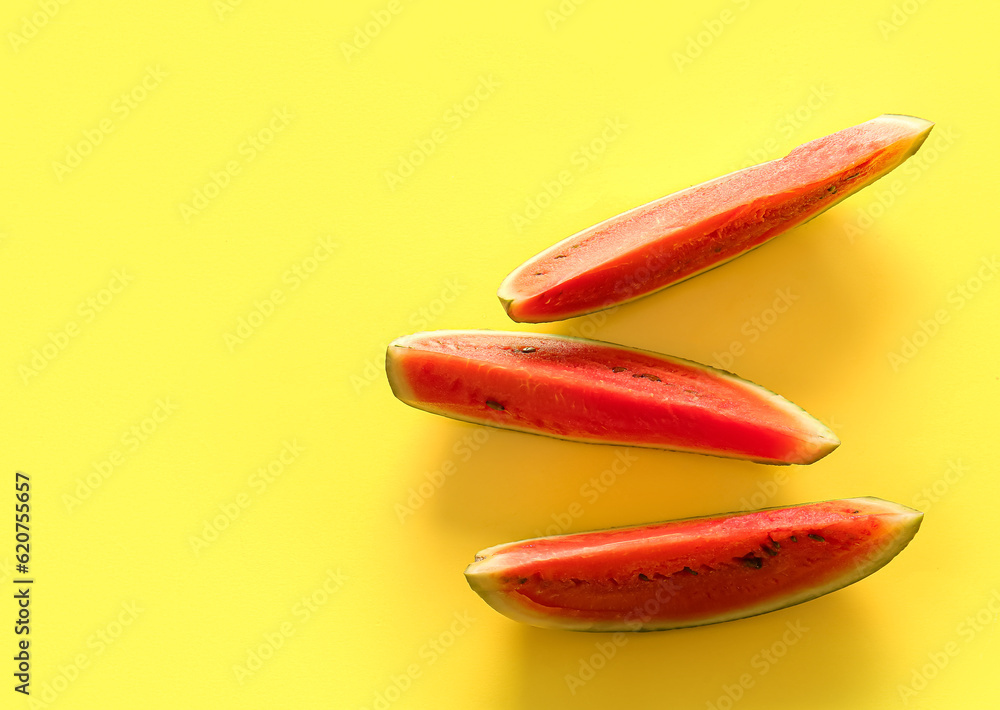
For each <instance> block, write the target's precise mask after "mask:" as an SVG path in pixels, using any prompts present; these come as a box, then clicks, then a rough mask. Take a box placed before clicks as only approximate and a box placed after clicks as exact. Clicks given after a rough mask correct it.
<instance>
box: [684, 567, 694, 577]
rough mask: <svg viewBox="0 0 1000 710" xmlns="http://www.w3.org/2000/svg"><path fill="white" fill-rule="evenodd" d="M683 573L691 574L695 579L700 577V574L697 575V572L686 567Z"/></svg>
mask: <svg viewBox="0 0 1000 710" xmlns="http://www.w3.org/2000/svg"><path fill="white" fill-rule="evenodd" d="M682 571H683V572H689V573H691V574H693V575H694V576H695V577H697V576H698V573H697V572H695V571H694V570H693V569H691V568H690V567H685V568H684V569H683V570H682Z"/></svg>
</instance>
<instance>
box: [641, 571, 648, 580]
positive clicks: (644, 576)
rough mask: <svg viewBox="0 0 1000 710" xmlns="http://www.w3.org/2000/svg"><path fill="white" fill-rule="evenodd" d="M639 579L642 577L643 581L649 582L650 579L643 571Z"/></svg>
mask: <svg viewBox="0 0 1000 710" xmlns="http://www.w3.org/2000/svg"><path fill="white" fill-rule="evenodd" d="M639 579H641V580H642V581H643V582H648V581H649V577H647V576H646V575H644V574H643V573H642V572H640V573H639Z"/></svg>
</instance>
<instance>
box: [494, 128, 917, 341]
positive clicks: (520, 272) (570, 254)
mask: <svg viewBox="0 0 1000 710" xmlns="http://www.w3.org/2000/svg"><path fill="white" fill-rule="evenodd" d="M933 126H934V124H933V123H931V122H930V121H925V120H924V119H922V118H915V117H913V116H901V115H893V114H886V115H883V116H880V117H878V118H875V119H872V120H871V121H867V122H866V123H862V124H860V125H857V126H853V127H851V128H847V129H845V130H842V131H839V132H837V133H834V134H832V135H829V136H825V137H823V138H819V139H817V140H814V141H811V142H809V143H805V144H803V145H800V146H799V147H797V148H795V149H794V150H793V151H792V152H791V153H789V154H788V155H787V156H785V157H784V158H781V159H779V160H772V161H770V162H767V163H761V164H760V165H754V166H752V167H749V168H745V169H743V170H738V171H736V172H733V173H729V174H728V175H724V176H722V177H719V178H715V179H714V180H710V181H708V182H705V183H702V184H700V185H695V186H693V187H689V188H687V189H684V190H681V191H679V192H675V193H673V194H670V195H667V196H666V197H661V198H659V199H657V200H654V201H652V202H649V203H647V204H645V205H641V206H639V207H636V208H634V209H631V210H628V211H627V212H623V213H622V214H619V215H617V216H615V217H611V218H610V219H607V220H605V221H604V222H601V223H599V224H596V225H594V226H592V227H588V228H587V229H584V230H583V231H581V232H577V233H576V234H574V235H572V236H570V237H568V238H566V239H564V240H562V241H561V242H559V243H557V244H555V245H554V246H552V247H550V248H548V249H546V250H544V251H542V252H541V253H539V254H538V255H536V256H534V257H532V258H531V259H529V260H528V261H526V262H525V263H523V264H522V265H521V266H519V267H517V268H516V269H515V270H514V271H513V272H511V273H510V275H508V276H507V278H506V279H504V281H503V283H501V285H500V288H499V290H498V291H497V297H498V298H499V299H500V303H501V304H502V305H503V307H504V309H505V310H506V311H507V315H508V316H510V318H511V319H513V320H515V321H518V322H522V323H544V322H549V321H556V320H563V319H566V318H572V317H574V316H580V315H584V314H586V313H592V312H594V311H599V310H602V309H605V308H610V307H612V306H616V305H619V304H622V303H627V302H629V301H632V300H635V299H637V298H641V297H643V296H646V295H649V294H651V293H654V292H656V291H659V290H661V289H663V288H666V287H668V286H672V285H674V284H676V283H680V282H681V281H684V280H686V279H689V278H691V277H693V276H697V275H698V274H701V273H704V272H705V271H708V270H709V269H713V268H715V267H717V266H720V265H722V264H724V263H726V262H727V261H731V260H732V259H735V258H737V257H738V256H741V255H742V254H745V253H747V252H748V251H750V250H751V249H755V248H757V247H758V246H761V245H762V244H764V243H765V242H767V241H768V240H770V239H772V238H774V237H776V236H778V235H779V234H781V233H783V232H785V231H787V230H789V229H792V228H793V227H796V226H798V225H800V224H802V223H804V222H807V221H808V220H810V219H812V218H813V217H816V216H817V215H819V214H821V213H822V212H824V211H826V210H827V209H829V208H830V207H833V206H834V205H835V204H837V203H838V202H840V201H841V200H843V199H845V198H846V197H849V196H850V195H852V194H854V193H855V192H857V191H858V190H860V189H862V188H863V187H865V186H867V185H870V184H871V183H873V182H875V181H876V180H878V179H879V178H881V177H882V176H883V175H885V174H887V173H889V172H890V171H892V170H894V169H895V168H896V167H898V166H899V165H901V164H902V163H903V162H904V161H905V160H906V159H907V158H909V157H910V156H911V155H913V153H915V152H916V151H917V150H918V149H919V148H920V145H921V144H922V143H923V142H924V139H925V138H926V137H927V134H928V133H930V131H931V128H933Z"/></svg>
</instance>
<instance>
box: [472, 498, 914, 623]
mask: <svg viewBox="0 0 1000 710" xmlns="http://www.w3.org/2000/svg"><path fill="white" fill-rule="evenodd" d="M922 518H923V513H921V512H920V511H917V510H913V509H911V508H906V507H904V506H902V505H898V504H896V503H891V502H888V501H884V500H880V499H878V498H850V499H847V500H833V501H826V502H822V503H809V504H806V505H798V506H794V507H790V508H770V509H766V510H757V511H753V512H748V513H734V514H730V515H721V516H716V517H709V518H693V519H689V520H674V521H670V522H666V523H657V524H654V525H643V526H639V527H629V528H618V529H614V530H602V531H598V532H587V533H578V534H572V535H558V536H555V537H542V538H536V539H533V540H523V541H521V542H512V543H508V544H506V545H497V546H496V547H490V548H488V549H486V550H483V551H482V552H480V553H479V554H477V555H476V561H475V562H473V563H472V564H471V565H469V567H468V568H467V569H466V571H465V576H466V578H467V579H468V581H469V585H470V586H471V587H472V588H473V589H474V590H475V591H476V592H477V593H478V594H479V595H480V596H481V597H482V598H483V599H484V600H486V603H487V604H489V605H490V606H492V607H493V608H494V609H496V610H497V611H499V612H500V613H501V614H504V615H506V616H508V617H510V618H511V619H514V620H516V621H523V622H525V623H528V624H531V625H533V626H542V627H547V628H556V629H569V630H573V631H657V630H662V629H676V628H683V627H687V626H701V625H703V624H715V623H719V622H722V621H730V620H732V619H742V618H744V617H747V616H755V615H757V614H764V613H766V612H769V611H774V610H776V609H783V608H785V607H787V606H791V605H793V604H800V603H802V602H805V601H809V600H810V599H815V598H816V597H819V596H822V595H824V594H828V593H829V592H832V591H835V590H837V589H841V588H842V587H846V586H847V585H849V584H853V583H854V582H857V581H858V580H859V579H863V578H864V577H867V576H868V575H870V574H871V573H872V572H875V571H876V570H878V569H879V568H881V567H882V566H883V565H885V564H887V563H888V562H889V560H891V559H892V558H893V557H895V556H896V554H898V553H899V551H900V550H902V549H903V548H904V547H906V545H907V543H909V541H910V540H911V539H912V538H913V536H914V535H915V534H916V532H917V529H918V528H919V527H920V521H921V519H922Z"/></svg>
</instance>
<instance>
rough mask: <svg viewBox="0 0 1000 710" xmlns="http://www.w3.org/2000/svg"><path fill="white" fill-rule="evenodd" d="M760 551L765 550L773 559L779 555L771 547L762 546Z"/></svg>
mask: <svg viewBox="0 0 1000 710" xmlns="http://www.w3.org/2000/svg"><path fill="white" fill-rule="evenodd" d="M760 549H762V550H763V551H764V552H766V553H767V554H768V555H770V556H771V557H774V556H775V555H777V554H778V553H777V551H776V550H772V549H771V548H770V547H768V546H767V545H761V546H760Z"/></svg>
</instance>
